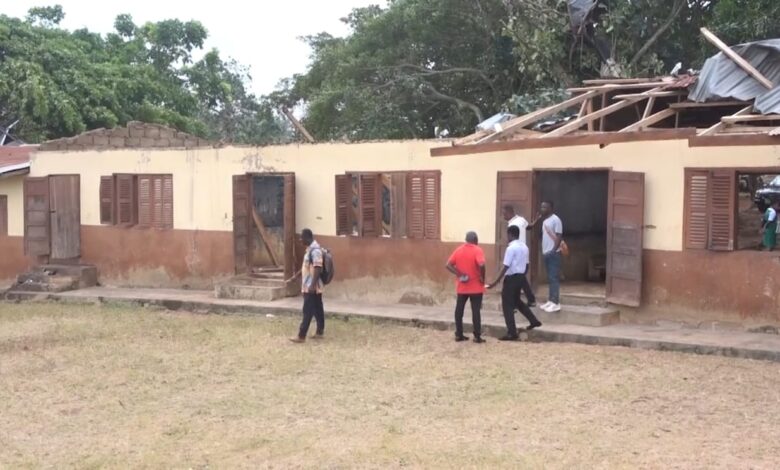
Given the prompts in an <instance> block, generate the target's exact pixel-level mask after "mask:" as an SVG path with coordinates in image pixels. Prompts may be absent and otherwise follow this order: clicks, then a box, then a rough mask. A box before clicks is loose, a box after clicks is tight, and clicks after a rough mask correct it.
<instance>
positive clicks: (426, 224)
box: [406, 171, 441, 240]
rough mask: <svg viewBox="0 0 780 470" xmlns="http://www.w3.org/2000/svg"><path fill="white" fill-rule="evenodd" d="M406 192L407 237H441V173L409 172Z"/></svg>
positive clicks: (436, 238)
mask: <svg viewBox="0 0 780 470" xmlns="http://www.w3.org/2000/svg"><path fill="white" fill-rule="evenodd" d="M406 192H407V202H406V210H407V218H406V224H407V225H406V227H407V234H408V237H409V238H425V239H428V240H439V239H440V238H441V222H440V220H441V173H439V172H438V171H426V172H412V173H409V176H408V178H407V183H406Z"/></svg>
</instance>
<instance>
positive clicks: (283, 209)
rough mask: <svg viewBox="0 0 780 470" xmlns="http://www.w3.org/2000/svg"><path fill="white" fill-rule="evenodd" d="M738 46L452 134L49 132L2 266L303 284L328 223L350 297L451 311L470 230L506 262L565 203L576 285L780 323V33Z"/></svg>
mask: <svg viewBox="0 0 780 470" xmlns="http://www.w3.org/2000/svg"><path fill="white" fill-rule="evenodd" d="M729 50H730V51H732V53H734V54H738V55H737V58H738V59H739V60H738V61H735V60H734V59H733V58H730V57H728V56H727V53H721V54H719V55H717V56H715V57H713V58H711V59H710V60H709V61H708V62H707V64H706V66H705V67H704V69H703V70H702V72H701V73H700V74H699V75H683V76H676V77H663V78H649V79H624V80H594V81H589V82H586V83H585V85H584V86H583V87H580V88H574V89H571V90H569V91H570V93H571V98H569V99H568V100H566V101H564V102H562V103H559V104H556V105H554V106H551V107H548V108H545V109H541V110H538V111H535V112H533V113H530V114H528V115H525V116H519V117H507V116H499V117H497V118H496V119H495V122H494V123H493V125H491V126H483V127H484V128H483V129H481V130H479V131H478V132H477V133H475V134H474V135H472V136H469V137H467V138H463V139H460V140H453V141H445V140H435V141H391V142H365V143H319V144H296V145H284V146H268V147H239V146H220V145H217V144H214V143H212V142H208V141H204V140H202V139H198V138H196V137H193V136H189V135H186V134H183V133H180V132H177V131H174V130H172V129H169V128H165V127H162V126H158V125H152V124H142V123H130V124H128V126H127V127H123V128H116V129H111V130H96V131H90V132H86V133H84V134H81V135H79V136H75V137H72V138H66V139H60V140H55V141H50V142H46V143H44V144H42V145H41V146H40V148H37V149H35V150H34V151H33V152H32V153H31V155H30V156H29V164H28V165H27V166H26V167H24V168H21V167H19V168H17V167H14V166H13V165H11V164H9V165H6V166H0V173H2V175H0V229H1V230H2V232H0V247H2V253H3V254H2V262H0V278H12V277H14V276H16V275H18V274H20V273H23V272H25V271H26V270H28V269H30V268H33V267H34V266H36V265H44V266H51V265H60V266H62V265H78V264H80V265H82V266H83V265H89V266H94V267H95V268H96V276H97V279H96V280H97V281H98V282H100V283H101V284H103V285H117V286H178V287H182V286H189V287H193V288H210V287H213V286H218V288H217V291H218V293H219V292H221V295H222V294H225V292H222V291H221V290H220V287H219V286H223V285H224V283H225V282H227V280H228V279H230V278H231V277H233V276H236V275H238V276H239V279H244V280H245V281H246V284H245V285H247V286H256V285H263V282H256V283H252V282H251V279H253V278H255V279H259V280H261V281H268V283H271V281H273V282H275V283H276V284H274V285H284V282H285V281H284V279H289V278H290V277H291V276H292V275H293V274H294V272H295V270H296V269H297V267H298V265H299V263H300V261H301V256H302V249H301V247H300V246H299V244H298V241H297V236H296V234H299V233H300V231H301V230H302V229H303V228H304V227H309V228H311V229H312V230H313V231H314V233H315V234H316V238H317V240H318V241H319V242H320V244H321V245H323V246H325V247H327V248H329V249H331V250H332V251H333V253H334V256H335V259H336V262H337V268H336V280H335V281H334V283H333V284H332V285H331V286H329V287H330V289H329V293H330V295H332V296H337V297H339V296H340V297H347V298H363V299H371V300H374V301H376V302H382V303H387V302H398V301H401V300H402V299H404V298H407V299H408V298H410V297H411V298H415V297H416V298H418V299H423V300H422V301H424V302H441V301H443V300H444V299H448V298H449V297H450V294H451V291H452V285H451V283H452V279H451V276H449V275H448V273H447V272H446V271H445V269H444V263H445V260H446V259H447V257H448V255H449V254H450V252H451V251H452V250H453V249H454V248H455V247H456V246H458V244H459V243H461V241H462V240H463V238H464V234H465V233H466V232H467V231H469V230H475V231H477V232H478V234H479V237H480V243H481V245H482V246H483V248H484V249H485V252H486V255H487V258H488V266H489V267H488V272H489V273H492V272H494V271H495V270H497V267H498V262H497V260H498V257H499V256H500V253H501V246H502V245H503V244H504V243H505V222H504V221H503V220H502V218H501V216H500V212H501V208H502V207H503V206H504V205H505V204H511V205H513V206H514V207H515V208H516V209H517V211H518V212H519V213H520V214H522V215H523V216H525V217H526V218H527V219H533V217H534V216H535V214H536V212H537V207H538V206H539V204H540V202H541V201H542V200H552V201H554V202H555V207H556V212H557V213H558V215H559V216H560V217H561V218H562V220H563V224H564V238H565V240H566V242H567V244H568V245H569V247H570V250H571V255H570V257H569V258H567V259H566V260H565V262H564V264H565V266H564V276H565V281H564V287H563V289H564V293H566V292H569V293H576V291H577V289H579V288H582V289H586V290H587V291H588V292H589V293H591V294H594V293H595V295H596V296H598V297H601V298H602V300H604V301H605V302H610V303H614V304H619V305H627V306H631V307H640V310H639V312H641V311H642V310H641V309H642V308H659V309H663V310H665V311H668V312H670V315H671V314H675V313H676V312H680V311H683V310H684V311H691V312H698V313H700V314H701V315H702V318H705V317H706V318H712V315H713V312H716V313H717V312H723V313H724V314H726V313H738V314H739V315H741V316H742V317H743V318H760V319H763V320H770V321H780V296H779V295H778V292H780V258H778V256H777V255H776V254H774V253H769V252H762V251H759V250H756V249H755V245H756V243H757V242H758V240H760V237H759V236H758V235H757V233H756V232H757V230H758V226H757V225H756V222H755V221H756V220H760V218H761V213H760V212H759V210H758V209H757V208H756V207H755V205H753V203H752V194H746V193H745V192H744V191H742V192H741V191H740V181H741V180H742V179H743V178H742V177H743V176H747V175H762V176H763V175H777V174H780V114H778V113H780V87H777V88H775V87H774V85H773V84H774V83H780V67H778V66H777V64H779V63H780V41H764V42H761V43H752V44H749V45H743V46H737V47H735V48H734V49H729ZM1 161H2V160H0V162H1ZM9 161H10V160H9ZM0 164H1V163H0ZM16 165H18V163H17V164H16ZM3 168H6V169H5V170H4V169H3ZM14 168H15V169H14ZM20 171H21V172H25V173H26V172H28V171H29V173H28V174H26V175H20V174H19V172H20ZM743 189H744V188H743ZM751 224H752V225H751ZM748 225H749V226H750V227H749V229H746V226H748ZM540 237H541V233H540V232H535V233H533V235H532V236H530V237H529V240H530V242H529V244H530V245H531V252H532V255H533V256H532V270H531V275H532V277H533V280H534V282H535V284H536V287H537V289H538V292H539V294H540V297H541V298H544V296H545V294H546V289H545V286H544V285H543V284H542V282H543V280H544V275H543V272H542V270H543V266H542V263H540V253H539V246H540V240H539V239H540ZM270 274H273V276H275V277H269V275H270ZM269 285H270V284H269ZM288 286H290V287H289V288H288V289H287V293H289V294H294V293H295V292H296V290H297V284H296V281H293V282H292V283H289V284H288ZM567 286H568V287H567ZM567 289H568V291H567ZM572 295H574V294H572ZM564 304H565V297H564ZM564 308H565V305H564Z"/></svg>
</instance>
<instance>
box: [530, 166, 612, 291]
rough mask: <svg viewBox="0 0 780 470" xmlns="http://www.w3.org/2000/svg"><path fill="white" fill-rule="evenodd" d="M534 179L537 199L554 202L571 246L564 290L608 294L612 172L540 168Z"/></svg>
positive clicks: (541, 271)
mask: <svg viewBox="0 0 780 470" xmlns="http://www.w3.org/2000/svg"><path fill="white" fill-rule="evenodd" d="M534 180H535V187H536V200H537V201H538V202H539V203H540V204H541V202H543V201H548V202H552V203H553V204H554V207H555V213H556V214H557V215H558V217H560V218H561V221H562V222H563V234H564V240H565V241H566V243H567V244H568V245H569V249H570V253H571V254H570V256H569V257H567V258H566V259H565V260H564V263H563V270H562V281H563V284H562V289H563V290H564V291H565V292H566V291H568V292H573V293H577V292H582V293H588V294H600V295H601V296H604V295H605V287H604V284H605V282H606V274H607V273H606V266H607V212H608V205H607V202H608V197H609V171H607V170H593V171H591V170H577V171H539V172H537V173H536V175H535V178H534ZM537 232H538V233H536V237H537V238H541V231H539V230H537ZM537 246H541V244H537ZM543 264H544V263H541V262H540V263H537V269H538V271H537V276H538V279H540V280H542V282H545V280H546V279H547V275H546V273H545V272H544V266H543Z"/></svg>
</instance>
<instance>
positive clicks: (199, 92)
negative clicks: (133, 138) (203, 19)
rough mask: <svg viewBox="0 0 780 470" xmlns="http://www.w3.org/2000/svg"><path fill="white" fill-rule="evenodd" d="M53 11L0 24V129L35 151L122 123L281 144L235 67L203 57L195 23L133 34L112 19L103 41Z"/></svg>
mask: <svg viewBox="0 0 780 470" xmlns="http://www.w3.org/2000/svg"><path fill="white" fill-rule="evenodd" d="M63 17H64V12H63V11H62V8H61V7H60V6H54V7H42V8H34V9H31V10H30V12H29V14H28V17H27V18H26V20H20V19H16V18H10V17H8V16H0V77H3V79H2V80H0V125H2V124H9V123H10V122H13V121H15V120H17V119H19V121H20V122H19V125H18V126H17V127H16V128H15V131H16V133H17V134H18V135H19V136H20V137H21V138H22V139H24V140H28V141H30V142H39V141H42V140H46V139H52V138H57V137H64V136H71V135H75V134H77V133H79V132H83V131H85V130H88V129H94V128H99V127H107V128H110V127H114V126H117V125H122V124H125V123H126V122H128V121H131V120H140V121H146V122H153V123H159V124H166V125H170V126H173V127H176V128H177V129H180V130H183V131H186V132H190V133H193V134H196V135H200V136H202V137H206V138H210V139H222V140H225V141H229V142H238V143H253V144H264V143H275V142H284V141H286V140H287V139H289V136H290V132H289V130H288V128H287V126H286V125H285V124H284V123H283V121H282V120H281V119H280V118H279V117H278V115H277V114H276V113H275V111H274V109H273V108H272V107H271V106H272V105H271V103H270V102H269V101H268V100H266V99H262V98H258V97H256V96H254V95H253V94H252V93H250V92H249V91H248V89H247V83H248V81H249V79H250V77H249V75H248V74H247V73H246V70H245V69H244V68H243V67H241V66H240V64H238V63H236V62H235V61H231V60H228V61H225V60H224V59H222V58H221V57H220V55H219V52H218V51H216V50H212V51H209V52H207V53H206V54H205V55H204V56H203V57H202V58H201V59H199V60H195V58H194V56H193V54H194V53H195V52H197V51H199V50H201V49H202V48H203V44H204V42H205V40H206V38H207V37H208V34H207V31H206V29H205V28H204V27H203V25H202V24H201V23H199V22H197V21H188V22H182V21H179V20H165V21H160V22H157V23H146V24H143V25H137V24H135V23H134V22H133V19H132V17H130V16H129V15H120V16H118V17H117V19H116V21H115V23H114V28H115V32H113V33H110V34H108V35H106V36H102V35H100V34H96V33H93V32H90V31H88V30H86V29H81V30H77V31H73V32H69V31H66V30H64V29H61V28H59V26H58V25H59V23H60V21H61V20H62V19H63Z"/></svg>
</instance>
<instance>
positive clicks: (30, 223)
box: [24, 176, 51, 256]
mask: <svg viewBox="0 0 780 470" xmlns="http://www.w3.org/2000/svg"><path fill="white" fill-rule="evenodd" d="M50 224H51V219H50V212H49V178H48V177H47V176H43V177H35V178H34V177H28V178H25V180H24V252H25V254H27V255H29V256H46V255H49V254H50V253H51V227H50Z"/></svg>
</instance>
